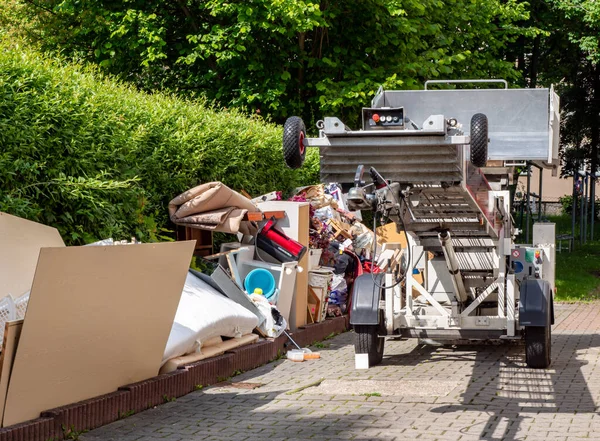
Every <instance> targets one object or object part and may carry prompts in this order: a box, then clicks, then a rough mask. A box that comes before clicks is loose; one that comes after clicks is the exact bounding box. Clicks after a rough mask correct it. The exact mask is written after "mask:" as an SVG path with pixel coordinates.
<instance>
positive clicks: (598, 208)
mask: <svg viewBox="0 0 600 441" xmlns="http://www.w3.org/2000/svg"><path fill="white" fill-rule="evenodd" d="M558 201H559V202H560V203H561V205H562V213H563V214H571V213H572V212H573V196H572V195H566V196H561V197H560V198H558ZM582 201H584V199H583V198H582V197H580V198H579V199H578V202H577V209H578V210H581V205H580V204H581V202H582ZM587 201H588V212H590V211H591V209H592V199H591V198H588V200H587ZM594 211H595V212H596V218H598V215H599V214H600V199H596V202H595V203H594ZM577 214H578V215H579V212H577Z"/></svg>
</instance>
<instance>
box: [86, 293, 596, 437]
mask: <svg viewBox="0 0 600 441" xmlns="http://www.w3.org/2000/svg"><path fill="white" fill-rule="evenodd" d="M556 314H557V321H556V324H555V326H554V327H553V335H552V343H553V346H552V366H551V369H548V370H533V369H527V368H526V367H525V359H524V347H523V346H521V345H515V344H512V345H511V344H502V345H479V346H459V347H432V346H422V345H419V344H417V341H416V340H404V341H401V340H396V341H394V340H388V341H387V342H386V348H385V357H384V360H383V363H382V364H381V365H379V366H376V367H373V368H371V369H369V370H367V371H357V370H355V369H354V348H353V338H354V334H353V333H352V332H347V333H345V334H343V335H340V336H337V337H335V338H333V339H330V340H327V341H325V342H323V343H322V344H320V345H318V346H319V347H312V350H313V351H319V352H320V353H321V359H320V360H313V361H305V362H302V363H295V362H292V361H289V360H283V359H282V360H278V361H276V362H273V363H270V364H269V365H266V366H263V367H261V368H258V369H255V370H253V371H250V372H246V373H243V374H241V375H238V376H236V377H234V378H232V379H231V381H230V383H225V384H219V385H215V386H211V387H207V388H205V389H202V390H200V391H197V392H194V393H191V394H189V395H187V396H184V397H181V398H178V399H177V400H176V401H174V402H170V403H167V404H165V405H162V406H159V407H157V408H155V409H151V410H148V411H146V412H143V413H140V414H137V415H134V416H131V417H129V418H126V419H123V420H120V421H117V422H115V423H113V424H110V425H108V426H105V427H102V428H100V429H96V430H94V431H91V432H89V433H86V434H85V435H82V436H81V437H80V438H79V439H80V440H82V441H96V440H120V441H134V440H147V441H158V440H173V441H177V440H240V441H242V440H244V441H245V440H249V441H251V440H257V441H258V440H260V441H263V440H265V439H272V440H307V439H315V440H329V439H331V440H347V439H353V440H413V439H419V440H421V439H423V440H476V439H485V440H512V439H518V440H577V439H600V415H599V414H598V411H599V407H600V404H599V403H600V302H595V303H588V304H560V305H557V307H556Z"/></svg>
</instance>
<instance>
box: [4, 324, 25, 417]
mask: <svg viewBox="0 0 600 441" xmlns="http://www.w3.org/2000/svg"><path fill="white" fill-rule="evenodd" d="M22 328H23V320H14V321H10V322H6V326H5V330H4V340H3V341H2V355H0V422H2V419H3V418H4V406H5V405H6V393H7V392H8V382H9V380H10V374H11V372H12V368H13V363H14V361H15V354H16V352H17V346H18V344H19V338H20V337H21V329H22Z"/></svg>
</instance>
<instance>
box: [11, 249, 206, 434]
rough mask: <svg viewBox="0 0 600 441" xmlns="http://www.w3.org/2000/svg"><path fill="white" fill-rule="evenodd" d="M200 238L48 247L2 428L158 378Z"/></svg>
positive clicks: (38, 273) (39, 268)
mask: <svg viewBox="0 0 600 441" xmlns="http://www.w3.org/2000/svg"><path fill="white" fill-rule="evenodd" d="M193 249H194V241H189V242H172V243H159V244H144V245H121V246H104V247H68V248H44V249H42V250H41V252H40V258H39V263H38V265H37V269H36V272H35V278H34V281H33V287H32V289H31V297H30V300H29V306H28V308H27V316H26V317H25V322H24V324H23V330H22V332H21V339H20V341H19V350H18V351H17V355H16V357H15V362H14V366H13V371H12V375H11V379H10V383H9V386H8V396H7V400H6V409H5V413H4V425H5V426H8V425H12V424H17V423H20V422H23V421H27V420H30V419H33V418H37V417H39V415H40V412H42V411H44V410H49V409H52V408H55V407H58V406H62V405H65V404H68V403H74V402H77V401H81V400H85V399H88V398H91V397H95V396H98V395H102V394H106V393H109V392H112V391H114V390H116V389H117V388H118V387H120V386H124V385H126V384H129V383H134V382H137V381H141V380H144V379H146V378H149V377H152V376H155V375H157V374H158V371H159V369H160V365H161V360H162V356H163V352H164V350H165V346H166V343H167V339H168V337H169V333H170V331H171V326H172V325H173V319H174V317H175V312H176V310H177V306H178V304H179V299H180V297H181V292H182V289H183V285H184V282H185V277H186V274H187V270H188V266H189V263H190V260H191V257H192V251H193Z"/></svg>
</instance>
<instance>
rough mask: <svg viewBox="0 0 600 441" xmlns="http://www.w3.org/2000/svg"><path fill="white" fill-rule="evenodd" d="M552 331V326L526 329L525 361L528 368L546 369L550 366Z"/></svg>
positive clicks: (527, 327) (528, 327)
mask: <svg viewBox="0 0 600 441" xmlns="http://www.w3.org/2000/svg"><path fill="white" fill-rule="evenodd" d="M551 349H552V330H551V327H550V326H526V327H525V361H526V363H527V367H530V368H533V369H546V368H547V367H548V366H550V361H551V355H552V354H551Z"/></svg>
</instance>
